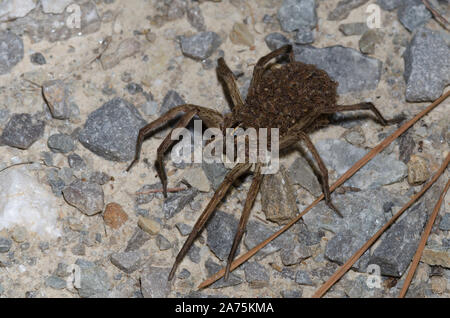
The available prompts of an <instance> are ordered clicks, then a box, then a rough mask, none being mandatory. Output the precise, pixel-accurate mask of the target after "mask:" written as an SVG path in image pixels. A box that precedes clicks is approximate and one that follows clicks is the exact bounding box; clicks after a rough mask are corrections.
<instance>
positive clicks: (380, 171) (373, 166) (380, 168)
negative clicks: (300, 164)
mask: <svg viewBox="0 0 450 318" xmlns="http://www.w3.org/2000/svg"><path fill="white" fill-rule="evenodd" d="M316 149H317V151H318V152H319V155H320V156H321V157H322V160H323V161H324V163H325V165H326V166H327V167H328V168H333V169H334V170H335V171H336V172H337V174H338V175H342V174H344V173H345V172H346V171H347V170H348V169H349V168H350V167H351V166H352V165H354V164H355V163H356V162H357V161H358V160H359V159H361V158H362V157H363V156H364V155H365V154H366V152H367V151H366V150H364V149H362V148H358V147H355V146H353V145H351V144H349V143H347V142H345V141H342V140H339V139H323V140H320V141H319V142H317V143H316ZM407 170H408V168H407V166H406V165H405V164H404V163H403V162H401V161H399V160H397V159H396V158H395V156H394V155H392V154H391V155H384V154H379V155H377V156H376V157H375V158H373V159H372V160H371V161H370V162H369V163H368V164H367V165H365V166H364V167H363V168H361V169H360V170H359V171H358V172H357V173H355V174H354V175H353V176H352V177H351V178H350V179H349V180H348V181H346V182H345V183H344V184H345V185H346V186H351V187H357V188H360V189H374V188H377V187H379V186H382V185H388V184H392V183H395V182H399V181H401V180H402V179H404V178H405V177H406V175H407Z"/></svg>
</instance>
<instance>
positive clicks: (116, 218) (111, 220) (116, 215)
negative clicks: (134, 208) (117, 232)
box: [103, 202, 128, 229]
mask: <svg viewBox="0 0 450 318" xmlns="http://www.w3.org/2000/svg"><path fill="white" fill-rule="evenodd" d="M127 220H128V215H127V213H126V212H125V211H124V210H123V209H122V207H121V206H120V204H118V203H115V202H112V203H108V204H107V205H106V208H105V212H104V213H103V221H104V222H105V224H106V225H108V226H109V227H111V228H113V229H118V228H119V227H121V226H122V224H124V223H125V222H126V221H127Z"/></svg>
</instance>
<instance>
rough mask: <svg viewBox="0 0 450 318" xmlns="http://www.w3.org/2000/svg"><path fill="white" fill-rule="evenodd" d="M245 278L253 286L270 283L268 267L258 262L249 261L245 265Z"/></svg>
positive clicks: (259, 286) (257, 286) (262, 285)
mask: <svg viewBox="0 0 450 318" xmlns="http://www.w3.org/2000/svg"><path fill="white" fill-rule="evenodd" d="M244 273H245V280H246V281H247V282H248V284H249V286H250V287H251V288H263V287H266V286H267V285H268V284H269V280H270V277H269V274H268V273H267V270H266V268H265V267H264V266H263V265H261V264H259V263H257V262H248V263H246V264H245V267H244Z"/></svg>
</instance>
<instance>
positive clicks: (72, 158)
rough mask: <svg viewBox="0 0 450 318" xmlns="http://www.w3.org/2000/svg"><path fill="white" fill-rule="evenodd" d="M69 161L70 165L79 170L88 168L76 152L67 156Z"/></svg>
mask: <svg viewBox="0 0 450 318" xmlns="http://www.w3.org/2000/svg"><path fill="white" fill-rule="evenodd" d="M67 163H68V164H69V167H71V168H72V169H74V170H77V171H79V170H82V169H84V168H86V162H85V161H84V159H83V158H81V157H80V155H78V154H76V153H72V154H70V155H68V156H67Z"/></svg>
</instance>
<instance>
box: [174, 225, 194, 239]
mask: <svg viewBox="0 0 450 318" xmlns="http://www.w3.org/2000/svg"><path fill="white" fill-rule="evenodd" d="M175 226H176V227H177V229H178V231H179V232H180V234H181V235H182V236H186V235H189V234H190V233H191V231H192V226H190V225H187V224H185V223H177V224H175Z"/></svg>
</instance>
